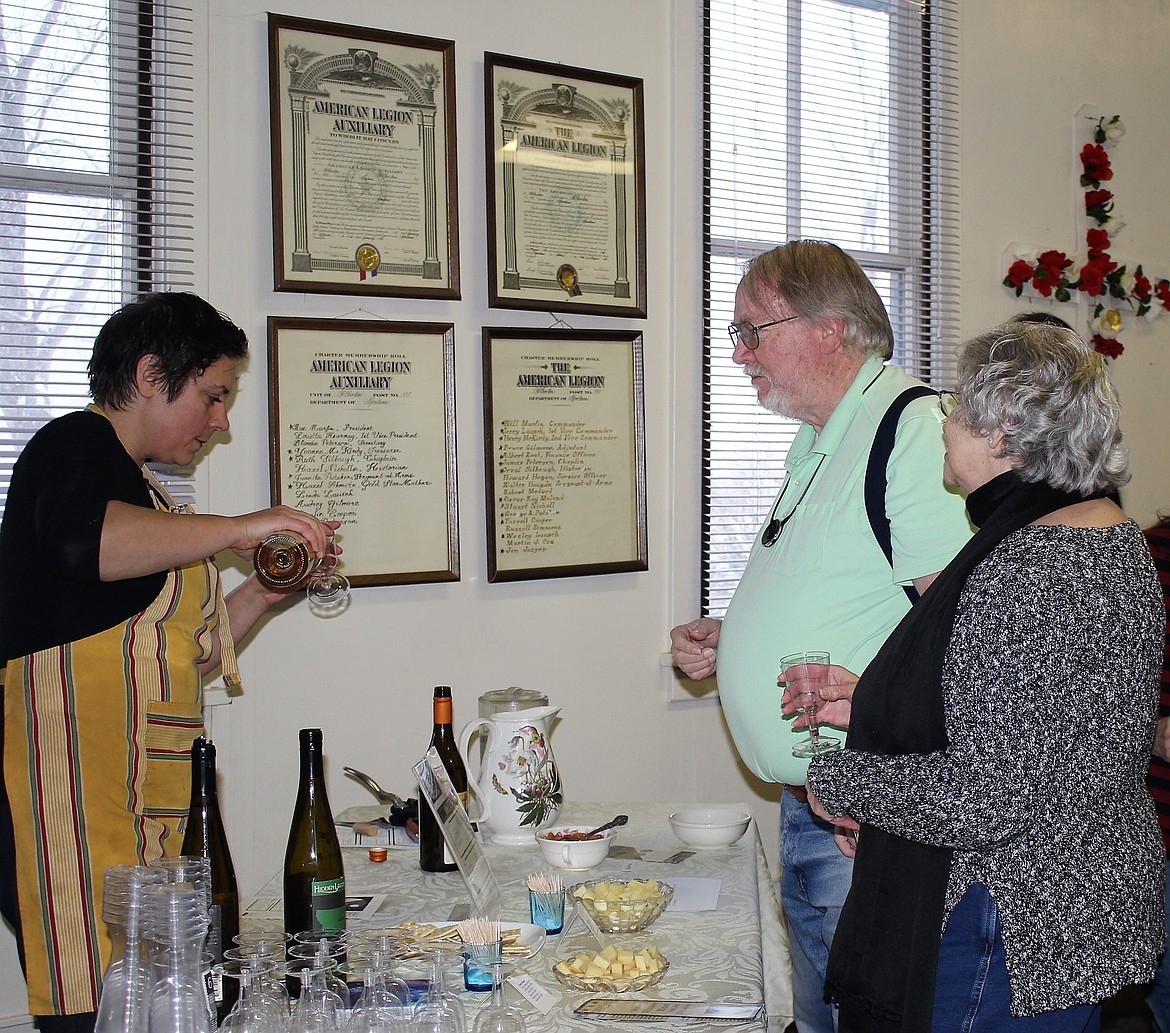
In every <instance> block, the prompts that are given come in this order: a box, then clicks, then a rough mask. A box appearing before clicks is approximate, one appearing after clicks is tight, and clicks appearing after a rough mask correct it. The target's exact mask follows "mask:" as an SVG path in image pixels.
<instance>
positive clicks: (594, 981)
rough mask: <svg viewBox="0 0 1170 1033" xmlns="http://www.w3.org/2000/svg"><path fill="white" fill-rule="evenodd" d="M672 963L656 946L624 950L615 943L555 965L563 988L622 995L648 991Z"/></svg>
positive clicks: (624, 948)
mask: <svg viewBox="0 0 1170 1033" xmlns="http://www.w3.org/2000/svg"><path fill="white" fill-rule="evenodd" d="M668 968H670V962H669V961H667V960H666V955H665V954H662V953H660V952H659V950H658V948H657V947H655V946H649V947H640V948H635V947H623V946H619V945H616V944H611V945H610V946H608V947H606V948H604V949H603V950H600V951H597V952H596V953H595V952H593V951H582V952H580V953H579V954H575V955H573V957H571V958H562V959H561V960H560V961H558V962H557V963H556V964H555V965H553V974H554V975H555V976H556V977H557V982H559V983H560V984H561V986H567V987H569V988H570V989H571V990H585V991H588V992H589V993H597V992H598V991H603V992H606V993H615V994H623V993H629V992H630V991H633V990H645V989H646V988H647V987H649V986H653V985H654V984H655V983H657V982H658V981H659V980H661V979H662V977H663V976H664V975H666V970H667V969H668Z"/></svg>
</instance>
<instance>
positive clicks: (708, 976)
mask: <svg viewBox="0 0 1170 1033" xmlns="http://www.w3.org/2000/svg"><path fill="white" fill-rule="evenodd" d="M737 806H738V805H737ZM677 809H678V807H671V806H666V805H663V804H653V803H651V804H620V805H618V804H596V803H581V804H569V805H567V806H566V807H565V809H564V810H563V811H562V813H561V816H560V818H559V819H558V823H563V824H574V825H582V826H585V827H592V826H594V825H600V824H601V823H602V822H604V821H607V820H608V819H610V818H611V817H613V815H615V814H617V813H619V812H621V813H625V814H628V815H629V816H630V820H629V823H628V824H627V825H626V826H625V828H623V829H620V830H619V831H618V843H620V844H627V845H630V846H634V847H641V848H648V849H657V850H679V849H685V848H684V847H683V846H682V844H680V843H679V841H678V840H677V839H676V838H675V836H674V834H673V832H672V831H671V828H670V824H669V822H668V820H667V816H668V815H669V814H670V812H671V811H672V810H677ZM484 851H485V853H486V855H487V858H488V862H489V864H490V865H491V868H492V871H493V873H494V874H495V876H496V879H497V880H498V881H499V884H500V887H501V913H500V914H499V915H498V916H494V917H499V918H500V919H501V920H502V921H504V922H505V924H506V923H507V922H508V921H512V922H528V921H529V915H528V891H527V887H526V885H525V880H526V878H527V876H528V875H529V874H531V873H532V872H534V871H539V870H544V869H545V868H546V866H545V863H544V858H543V856H542V855H541V853H540V848H539V847H538V846H537V845H536V844H535V843H532V844H530V845H526V846H519V847H516V846H501V845H498V844H494V843H490V842H488V843H486V844H485V846H484ZM343 853H344V855H345V874H346V889H347V892H348V893H349V894H351V895H359V894H360V895H364V894H379V895H382V894H384V895H385V900H384V902H383V903H382V905H381V907H380V908H379V910H378V912H377V913H376V915H375V916H374V917H373V918H372V919H371V921H372V922H374V923H375V924H376V925H377V926H379V927H386V926H390V925H396V924H398V923H399V922H404V921H418V922H440V921H446V920H448V919H449V918H450V917H451V915H452V911H453V910H454V909H455V908H456V907H457V906H458V905H460V904H461V903H462V904H465V903H466V901H467V894H466V890H465V889H464V885H463V880H462V878H461V876H460V875H459V873H458V872H451V873H444V874H435V873H431V872H424V871H422V870H421V869H420V868H419V867H418V858H417V854H416V853H415V852H414V851H411V850H391V851H390V855H389V858H388V860H387V861H385V862H383V863H375V862H372V861H370V860H369V856H368V851H367V849H366V848H365V847H344V848H343ZM672 876H674V877H676V878H677V877H684V876H685V877H697V878H710V879H719V880H720V882H721V886H720V893H719V904H718V908H717V909H716V910H713V911H674V910H671V909H669V908H668V909H667V911H666V912H664V913H663V915H662V916H661V917H659V918H658V920H657V921H656V922H655V923H654V924H653V925H652V926H651V927H650V928H649V929H648V930H646V931H645V932H644V933H640V934H633V935H632V936H630V937H625V938H622V937H618V936H615V937H614V939H615V940H617V939H626V940H638V939H642V938H645V939H646V940H648V941H650V942H654V943H656V944H658V946H659V948H660V949H661V950H662V952H663V953H664V954H666V956H667V957H668V958H669V959H670V970H669V971H668V972H667V973H666V976H665V977H664V978H663V980H662V982H660V983H658V984H657V985H656V986H653V987H651V988H650V989H648V990H646V991H644V992H642V993H638V994H634V995H630V996H634V997H653V998H668V999H674V1000H710V1001H721V1002H734V1003H752V1004H763V1005H764V1008H762V1009H761V1012H760V1016H759V1018H758V1020H756V1021H755V1022H752V1023H749V1024H740V1025H737V1026H735V1027H734V1028H735V1029H737V1030H740V1029H742V1030H760V1031H766V1033H780V1031H782V1030H783V1029H784V1026H785V1024H786V1023H787V1022H788V1021H789V1018H790V1016H789V1015H786V1014H783V1012H784V1011H787V1010H788V1009H786V1008H785V1007H784V1004H785V1001H784V997H783V989H784V987H785V986H786V980H785V976H784V975H783V974H782V973H781V972H779V971H778V965H779V959H780V958H782V957H783V956H784V955H783V947H782V943H783V932H782V928H781V918H780V911H779V907H778V905H777V902H776V894H775V890H774V888H773V882H772V878H771V874H770V873H769V871H768V865H767V862H766V860H765V858H764V851H763V845H762V843H761V842H760V837H759V834H758V832H757V831H756V825H755V822H753V823H752V824H751V826H750V827H749V829H748V831H747V833H746V834H745V835H744V836H743V837H742V838H741V839H740V840H739V841H738V842H737V843H734V844H732V845H731V846H730V847H726V848H722V849H718V850H697V851H695V853H694V854H693V856H691V857H689V858H687V859H686V860H684V861H681V862H679V863H677V864H663V863H657V862H646V861H635V860H624V859H620V860H619V859H614V858H612V857H611V858H609V859H607V860H606V861H604V862H603V863H602V865H601V866H600V867H599V868H595V869H592V870H591V871H589V872H585V873H565V874H564V875H563V878H564V880H565V884H566V886H570V885H572V884H573V883H575V882H581V881H584V880H586V879H600V878H619V877H620V878H636V879H649V878H654V879H659V880H661V881H664V882H670V881H671V877H672ZM280 886H281V880H280V878H279V876H278V877H277V878H276V879H275V880H274V881H273V882H272V883H270V884H269V887H267V888H266V890H265V891H263V893H262V895H273V896H279V895H280V892H281V889H280ZM568 910H569V904H568V903H566V917H567V915H568ZM489 917H492V916H489ZM245 921H246V922H248V921H254V919H253V917H252V916H246V919H245ZM354 927H355V928H358V927H359V926H358V925H357V924H355V926H354ZM562 941H563V942H562ZM589 949H597V944H596V941H595V940H593V938H592V937H591V936H590V935H589V934H588V932H586V931H585V928H584V926H583V925H582V924H581V923H580V922H578V923H577V924H576V925H575V926H574V928H573V929H572V931H571V932H570V933H568V934H567V935H561V936H550V937H548V939H547V940H546V942H545V944H544V947H543V949H542V950H541V951H540V953H538V954H537V955H536V956H535V957H533V958H529V959H524V960H522V961H519V962H518V963H517V965H516V969H517V970H518V971H519V972H525V973H527V974H529V975H530V976H531V977H532V978H533V979H535V980H536V981H537V982H538V983H540V984H541V985H542V986H544V987H545V988H547V989H548V990H550V991H552V992H553V993H556V994H560V995H561V999H560V1001H559V1002H558V1003H557V1004H556V1005H555V1006H554V1007H553V1008H552V1010H551V1011H549V1012H548V1013H547V1014H545V1015H541V1014H540V1013H539V1012H538V1011H537V1010H536V1009H535V1008H534V1007H533V1006H532V1005H530V1004H529V1003H528V1002H526V1001H524V1000H523V999H522V998H521V997H520V995H519V994H518V993H517V992H516V991H515V990H514V989H513V990H510V991H509V993H508V999H509V1001H510V1003H512V1004H513V1005H516V1006H517V1007H519V1008H521V1009H522V1010H523V1011H524V1015H525V1019H526V1021H527V1024H528V1029H529V1033H555V1031H559V1030H573V1029H598V1028H601V1029H607V1030H612V1029H614V1026H613V1024H612V1023H607V1022H604V1021H601V1020H587V1019H582V1018H580V1017H577V1016H574V1015H573V1008H574V1007H576V1006H577V1005H578V1004H579V1003H580V1002H581V1001H583V1000H585V999H587V998H588V997H590V996H594V995H592V994H587V993H579V992H576V991H572V990H568V989H566V988H564V987H562V986H561V985H560V984H559V983H558V982H557V980H556V977H555V976H554V975H553V972H552V965H553V963H554V962H555V961H556V960H558V959H559V958H562V957H565V956H570V955H572V954H574V953H576V952H577V951H580V950H589ZM451 982H452V983H453V984H454V982H455V980H454V979H452V980H451ZM489 996H490V995H488V994H475V993H466V992H465V993H463V995H462V998H463V1000H464V1003H465V1005H467V1007H468V1015H469V1021H474V1015H475V1013H476V1010H477V1009H478V1008H479V1007H481V1006H482V1005H483V1004H484V1003H486V998H487V997H489ZM623 996H626V995H623ZM687 1027H688V1028H694V1029H703V1028H704V1025H703V1024H702V1023H697V1022H695V1021H693V1020H692V1021H688V1023H687ZM710 1027H711V1028H712V1029H714V1028H722V1029H726V1028H728V1027H727V1024H725V1023H712V1024H710Z"/></svg>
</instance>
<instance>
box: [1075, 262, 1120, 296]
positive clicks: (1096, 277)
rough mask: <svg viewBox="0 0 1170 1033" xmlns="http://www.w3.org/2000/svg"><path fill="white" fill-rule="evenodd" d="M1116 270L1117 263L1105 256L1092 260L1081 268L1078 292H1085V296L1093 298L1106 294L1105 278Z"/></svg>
mask: <svg viewBox="0 0 1170 1033" xmlns="http://www.w3.org/2000/svg"><path fill="white" fill-rule="evenodd" d="M1116 268H1117V263H1116V262H1111V261H1109V259H1108V258H1107V257H1106V256H1104V255H1102V256H1099V257H1097V258H1092V259H1090V260H1089V261H1088V262H1086V263H1085V264H1084V265H1083V266H1081V276H1080V280H1079V281H1078V282H1077V288H1078V290H1081V291H1084V293H1085V294H1088V295H1089V296H1090V297H1093V298H1095V297H1097V296H1098V295H1100V294H1104V293H1105V288H1106V284H1105V277H1107V276H1108V275H1109V274H1110V273H1111V272H1113V270H1114V269H1116Z"/></svg>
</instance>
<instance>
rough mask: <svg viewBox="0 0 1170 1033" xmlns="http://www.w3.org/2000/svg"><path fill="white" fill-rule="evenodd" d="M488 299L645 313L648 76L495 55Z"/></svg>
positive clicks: (489, 93) (489, 79) (487, 74)
mask: <svg viewBox="0 0 1170 1033" xmlns="http://www.w3.org/2000/svg"><path fill="white" fill-rule="evenodd" d="M484 91H485V98H484V111H485V114H486V119H487V125H486V129H485V132H486V137H485V139H486V143H487V183H488V189H487V197H488V268H489V301H490V304H491V305H492V306H493V307H497V308H518V309H541V310H542V311H546V312H547V311H550V310H556V311H562V312H568V311H573V310H576V311H581V312H591V313H597V314H600V315H620V316H627V317H630V316H636V317H640V318H645V316H646V169H645V149H646V145H645V128H644V115H643V90H642V80H641V79H634V78H631V77H629V76H623V75H612V74H609V73H606V72H596V71H590V70H588V69H584V68H573V67H570V66H567V65H560V64H549V63H545V62H540V61H530V60H526V59H524V58H517V57H505V56H504V55H502V54H492V53H488V54H485V55H484Z"/></svg>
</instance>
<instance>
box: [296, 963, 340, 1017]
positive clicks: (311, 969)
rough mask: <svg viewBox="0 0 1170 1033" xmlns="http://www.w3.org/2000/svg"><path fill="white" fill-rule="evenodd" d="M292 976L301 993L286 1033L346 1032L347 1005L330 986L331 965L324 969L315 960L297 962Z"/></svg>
mask: <svg viewBox="0 0 1170 1033" xmlns="http://www.w3.org/2000/svg"><path fill="white" fill-rule="evenodd" d="M295 965H299V966H300V967H293V968H292V969H290V971H289V975H290V976H292V977H293V978H295V979H299V980H300V982H301V992H300V994H299V995H298V997H297V1001H296V1004H294V1005H293V1009H292V1013H291V1014H290V1015H289V1018H288V1023H287V1024H286V1025H285V1027H284V1028H285V1031H286V1033H323V1031H325V1030H334V1029H344V1028H345V1026H346V1020H347V1015H346V1010H345V1002H344V1000H342V998H341V997H339V996H338V995H337V993H336V991H335V990H334V989H333V988H332V987H331V986H330V974H331V971H332V965H329V964H326V965H325V966H321V965H320V964H318V963H317V962H316V961H301V962H294V966H295Z"/></svg>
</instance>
